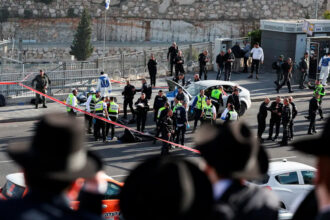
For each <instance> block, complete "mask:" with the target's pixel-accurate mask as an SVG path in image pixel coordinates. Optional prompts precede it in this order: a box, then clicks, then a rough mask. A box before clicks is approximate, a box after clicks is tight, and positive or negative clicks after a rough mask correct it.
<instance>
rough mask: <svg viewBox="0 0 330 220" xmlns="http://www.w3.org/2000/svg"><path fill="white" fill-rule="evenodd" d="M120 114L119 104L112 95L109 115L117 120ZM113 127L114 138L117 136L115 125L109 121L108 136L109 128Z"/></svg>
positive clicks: (111, 118)
mask: <svg viewBox="0 0 330 220" xmlns="http://www.w3.org/2000/svg"><path fill="white" fill-rule="evenodd" d="M118 114H119V105H118V104H117V103H116V102H115V99H114V97H110V104H109V117H110V120H111V121H114V122H116V121H117V119H118ZM110 128H111V137H110V138H111V140H113V138H114V136H115V125H114V124H111V123H107V125H106V136H108V134H109V130H110Z"/></svg>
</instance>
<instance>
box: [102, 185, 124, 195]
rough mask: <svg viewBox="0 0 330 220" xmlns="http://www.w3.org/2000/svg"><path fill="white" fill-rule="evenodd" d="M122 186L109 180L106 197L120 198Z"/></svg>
mask: <svg viewBox="0 0 330 220" xmlns="http://www.w3.org/2000/svg"><path fill="white" fill-rule="evenodd" d="M120 190H121V187H120V186H118V185H117V184H115V183H112V182H108V188H107V191H106V193H105V195H104V199H119V193H120Z"/></svg>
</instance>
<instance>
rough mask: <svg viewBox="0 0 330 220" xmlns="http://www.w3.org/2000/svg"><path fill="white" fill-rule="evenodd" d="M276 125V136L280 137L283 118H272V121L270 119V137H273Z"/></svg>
mask: <svg viewBox="0 0 330 220" xmlns="http://www.w3.org/2000/svg"><path fill="white" fill-rule="evenodd" d="M274 125H275V126H276V133H275V137H278V135H279V133H280V126H281V119H278V118H270V121H269V137H273V129H274Z"/></svg>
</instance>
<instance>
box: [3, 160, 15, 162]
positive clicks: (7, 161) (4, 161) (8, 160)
mask: <svg viewBox="0 0 330 220" xmlns="http://www.w3.org/2000/svg"><path fill="white" fill-rule="evenodd" d="M12 162H14V161H13V160H4V161H0V163H12Z"/></svg>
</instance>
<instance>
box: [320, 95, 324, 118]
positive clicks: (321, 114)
mask: <svg viewBox="0 0 330 220" xmlns="http://www.w3.org/2000/svg"><path fill="white" fill-rule="evenodd" d="M319 114H320V117H321V118H323V110H322V98H320V101H319Z"/></svg>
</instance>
